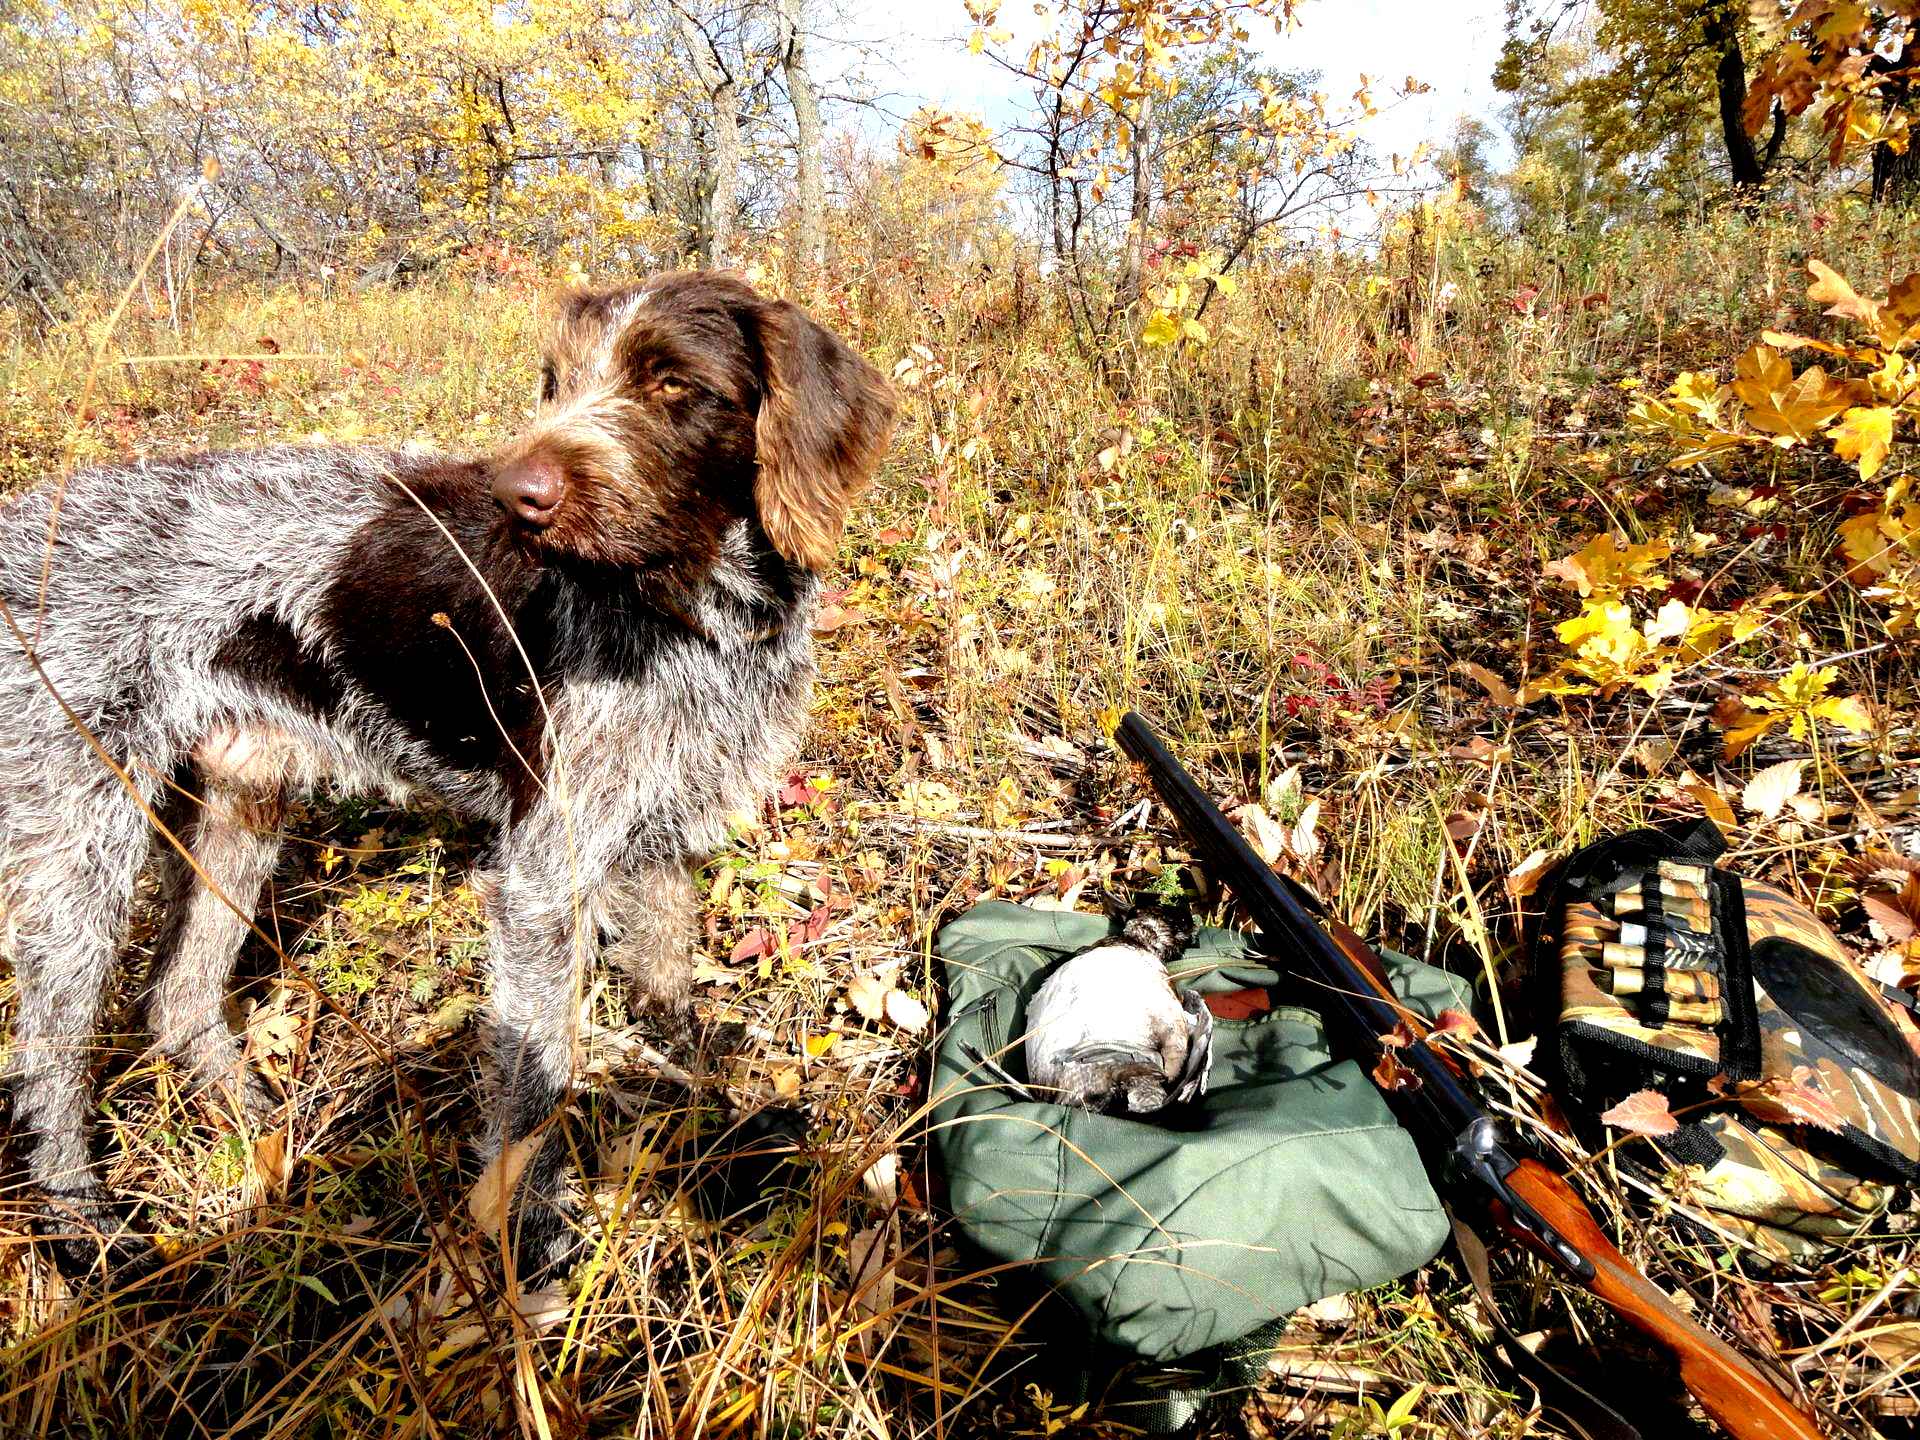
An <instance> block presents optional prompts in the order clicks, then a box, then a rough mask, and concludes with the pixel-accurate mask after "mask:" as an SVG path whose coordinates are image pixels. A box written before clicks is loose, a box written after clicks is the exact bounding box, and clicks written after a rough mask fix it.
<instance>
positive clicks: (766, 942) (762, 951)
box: [730, 925, 773, 965]
mask: <svg viewBox="0 0 1920 1440" xmlns="http://www.w3.org/2000/svg"><path fill="white" fill-rule="evenodd" d="M772 953H773V932H772V931H771V930H769V929H767V927H766V926H764V925H756V926H754V927H753V929H751V930H749V931H748V932H747V933H746V934H745V935H743V936H741V937H740V941H739V943H738V944H736V945H735V946H734V947H733V954H732V956H731V957H730V958H731V959H732V961H733V963H734V964H736V965H737V964H739V963H740V962H741V961H742V960H758V959H759V958H760V957H761V956H762V955H771V954H772Z"/></svg>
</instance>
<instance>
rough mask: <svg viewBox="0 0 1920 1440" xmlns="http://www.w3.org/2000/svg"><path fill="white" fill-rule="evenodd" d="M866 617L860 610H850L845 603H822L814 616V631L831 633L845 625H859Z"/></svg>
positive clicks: (816, 632)
mask: <svg viewBox="0 0 1920 1440" xmlns="http://www.w3.org/2000/svg"><path fill="white" fill-rule="evenodd" d="M866 618H867V617H866V616H864V615H862V614H861V613H860V612H859V611H858V610H849V609H847V608H846V607H845V606H843V605H822V606H821V607H820V610H819V613H817V614H816V615H815V616H814V617H813V633H814V634H816V635H831V634H832V633H833V632H834V631H836V630H838V629H839V628H840V627H841V626H843V625H858V624H859V623H861V622H862V621H863V620H865V619H866Z"/></svg>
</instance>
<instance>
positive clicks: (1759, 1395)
mask: <svg viewBox="0 0 1920 1440" xmlns="http://www.w3.org/2000/svg"><path fill="white" fill-rule="evenodd" d="M1322 925H1323V927H1324V928H1325V930H1326V932H1327V933H1328V934H1329V935H1330V936H1332V937H1333V942H1334V944H1336V945H1338V946H1339V947H1340V949H1341V952H1342V953H1343V954H1345V955H1346V957H1347V958H1348V959H1349V960H1351V961H1352V962H1353V967H1354V969H1355V970H1357V971H1359V972H1360V974H1361V975H1362V976H1363V977H1364V978H1365V979H1366V981H1367V982H1368V983H1369V984H1370V985H1372V986H1373V988H1374V989H1376V990H1377V991H1379V992H1380V995H1381V997H1382V998H1383V999H1388V1000H1392V999H1393V998H1394V997H1393V989H1392V986H1391V985H1390V984H1389V983H1388V980H1387V975H1386V970H1385V968H1384V967H1383V966H1382V965H1381V963H1380V957H1379V955H1378V953H1376V952H1375V950H1374V948H1373V947H1372V946H1371V945H1369V944H1367V942H1366V941H1364V940H1362V939H1361V938H1360V937H1359V936H1358V935H1356V934H1354V932H1353V931H1352V930H1351V929H1349V928H1348V927H1347V926H1346V925H1344V924H1342V923H1341V922H1340V921H1338V920H1336V919H1334V918H1333V917H1331V916H1327V917H1324V918H1323V920H1322ZM1396 1003H1397V1002H1396ZM1407 1023H1408V1024H1410V1025H1412V1026H1413V1027H1414V1028H1415V1029H1416V1032H1417V1030H1418V1028H1419V1026H1418V1021H1417V1020H1415V1019H1413V1018H1411V1017H1409V1019H1408V1022H1407ZM1440 1059H1441V1060H1442V1061H1445V1062H1446V1063H1447V1064H1449V1065H1451V1064H1452V1062H1451V1060H1450V1059H1449V1058H1448V1057H1447V1056H1444V1055H1442V1056H1440ZM1506 1183H1507V1188H1508V1189H1510V1190H1512V1191H1513V1193H1514V1194H1515V1195H1517V1196H1518V1197H1519V1198H1520V1199H1521V1200H1523V1201H1525V1202H1526V1203H1527V1204H1528V1205H1530V1206H1532V1207H1533V1211H1534V1213H1535V1214H1536V1215H1538V1216H1539V1217H1540V1218H1541V1219H1542V1220H1544V1221H1546V1223H1547V1224H1548V1225H1549V1226H1550V1227H1551V1228H1552V1229H1553V1231H1554V1232H1555V1233H1556V1234H1558V1235H1559V1236H1560V1237H1561V1238H1562V1239H1563V1240H1565V1241H1566V1242H1568V1243H1569V1244H1570V1245H1572V1247H1573V1248H1574V1249H1575V1250H1577V1251H1578V1252H1579V1253H1580V1255H1581V1257H1582V1258H1583V1259H1585V1260H1586V1261H1587V1262H1588V1263H1589V1264H1590V1265H1591V1266H1592V1267H1593V1277H1592V1279H1590V1280H1584V1281H1582V1283H1583V1284H1584V1285H1585V1286H1586V1288H1587V1290H1588V1291H1590V1292H1591V1293H1592V1294H1593V1295H1595V1296H1597V1297H1598V1298H1599V1299H1601V1300H1602V1301H1604V1302H1605V1303H1606V1304H1607V1305H1608V1306H1609V1307H1610V1308H1611V1309H1612V1310H1613V1312H1614V1313H1615V1314H1616V1315H1618V1316H1619V1317H1620V1318H1621V1319H1623V1320H1625V1321H1626V1322H1627V1323H1628V1324H1630V1325H1632V1326H1633V1327H1634V1328H1635V1329H1636V1330H1638V1331H1640V1333H1641V1334H1643V1335H1645V1336H1646V1337H1647V1338H1648V1339H1649V1340H1652V1341H1653V1342H1654V1343H1655V1344H1657V1345H1660V1346H1661V1347H1663V1348H1664V1349H1666V1350H1669V1351H1671V1352H1672V1353H1673V1355H1674V1356H1675V1358H1676V1359H1678V1361H1679V1363H1680V1381H1681V1383H1682V1384H1684V1385H1685V1386H1686V1387H1687V1389H1688V1390H1689V1391H1690V1392H1692V1394H1693V1397H1694V1398H1695V1399H1696V1400H1698V1401H1699V1402H1700V1407H1701V1409H1703V1410H1705V1411H1706V1412H1707V1414H1709V1415H1711V1416H1712V1417H1713V1418H1714V1419H1715V1420H1717V1421H1718V1422H1719V1423H1720V1425H1721V1427H1722V1428H1724V1429H1725V1430H1726V1431H1727V1433H1728V1434H1730V1435H1733V1436H1735V1437H1737V1440H1820V1431H1819V1429H1818V1427H1817V1426H1815V1424H1814V1422H1813V1420H1812V1418H1811V1417H1810V1416H1808V1415H1807V1414H1806V1413H1805V1412H1804V1411H1803V1410H1801V1409H1800V1407H1799V1406H1798V1405H1796V1404H1794V1402H1793V1401H1791V1400H1789V1399H1788V1398H1787V1397H1786V1396H1785V1395H1783V1394H1781V1393H1780V1389H1779V1387H1778V1386H1777V1385H1775V1384H1774V1383H1773V1382H1772V1381H1770V1380H1768V1379H1767V1378H1766V1377H1765V1376H1764V1375H1762V1374H1761V1373H1760V1372H1759V1371H1758V1370H1757V1369H1755V1368H1754V1366H1753V1364H1752V1363H1751V1362H1750V1361H1748V1360H1747V1359H1746V1358H1745V1357H1744V1356H1742V1355H1741V1354H1740V1353H1739V1352H1738V1351H1737V1350H1735V1349H1734V1348H1733V1347H1732V1346H1731V1345H1728V1344H1727V1343H1726V1341H1724V1340H1722V1339H1720V1337H1719V1336H1717V1335H1714V1334H1712V1333H1711V1332H1709V1331H1707V1330H1705V1329H1703V1328H1702V1327H1701V1326H1700V1325H1699V1324H1697V1323H1696V1322H1695V1321H1693V1320H1692V1319H1690V1318H1689V1317H1688V1316H1687V1315H1686V1314H1685V1313H1684V1312H1683V1311H1682V1310H1681V1309H1680V1308H1679V1307H1678V1306H1677V1305H1675V1304H1674V1303H1673V1301H1672V1300H1670V1299H1669V1298H1668V1297H1667V1296H1666V1294H1665V1293H1664V1292H1663V1291H1662V1290H1661V1289H1660V1288H1659V1287H1658V1286H1656V1285H1655V1284H1654V1283H1653V1282H1652V1281H1650V1280H1649V1279H1647V1277H1646V1276H1644V1275H1642V1274H1641V1273H1640V1272H1639V1271H1638V1270H1636V1269H1635V1268H1634V1267H1633V1264H1632V1263H1631V1262H1630V1261H1629V1260H1628V1259H1627V1257H1626V1256H1624V1255H1622V1254H1621V1253H1620V1251H1619V1249H1618V1248H1617V1247H1616V1246H1615V1245H1614V1243H1613V1242H1612V1241H1611V1240H1609V1239H1608V1238H1607V1236H1606V1232H1605V1231H1603V1230H1602V1229H1601V1228H1600V1224H1599V1222H1598V1221H1597V1220H1595V1219H1594V1218H1593V1212H1592V1211H1591V1210H1589V1209H1587V1206H1586V1202H1585V1201H1583V1200H1582V1199H1581V1198H1580V1197H1579V1196H1578V1195H1576V1194H1575V1193H1574V1192H1573V1187H1572V1186H1570V1185H1568V1184H1567V1182H1566V1181H1565V1180H1563V1179H1561V1178H1560V1176H1558V1175H1556V1174H1554V1173H1553V1171H1551V1170H1549V1169H1548V1168H1547V1167H1546V1166H1545V1165H1542V1164H1541V1163H1540V1162H1539V1161H1538V1160H1530V1159H1523V1160H1521V1161H1520V1162H1519V1163H1518V1164H1517V1165H1516V1166H1515V1167H1514V1169H1513V1170H1512V1171H1511V1172H1509V1173H1508V1175H1507V1176H1506ZM1493 1208H1494V1210H1495V1212H1496V1213H1495V1214H1494V1215H1493V1219H1494V1222H1495V1223H1496V1224H1498V1225H1499V1226H1500V1229H1501V1231H1502V1232H1503V1233H1505V1234H1507V1235H1509V1236H1511V1237H1512V1238H1514V1239H1517V1240H1519V1241H1520V1242H1521V1243H1522V1244H1524V1245H1526V1246H1527V1247H1528V1248H1529V1249H1531V1250H1533V1251H1535V1252H1536V1253H1538V1254H1541V1255H1543V1256H1544V1257H1545V1258H1546V1259H1548V1260H1553V1259H1555V1258H1556V1257H1555V1256H1554V1255H1553V1253H1552V1252H1551V1251H1550V1250H1549V1249H1547V1248H1546V1247H1544V1246H1543V1245H1542V1244H1541V1243H1540V1240H1539V1237H1538V1236H1537V1235H1536V1234H1535V1233H1534V1232H1533V1231H1532V1230H1531V1229H1530V1228H1529V1227H1527V1226H1525V1225H1519V1224H1515V1223H1514V1217H1513V1216H1512V1215H1510V1214H1507V1213H1504V1212H1503V1211H1501V1210H1500V1207H1498V1206H1497V1205H1496V1206H1495V1207H1493Z"/></svg>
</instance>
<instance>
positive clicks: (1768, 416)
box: [1747, 360, 1853, 449]
mask: <svg viewBox="0 0 1920 1440" xmlns="http://www.w3.org/2000/svg"><path fill="white" fill-rule="evenodd" d="M1781 363H1782V364H1785V363H1786V362H1785V361H1784V360H1783V361H1782V362H1781ZM1852 394H1853V392H1852V390H1851V389H1850V388H1849V387H1847V386H1844V385H1836V384H1835V383H1834V382H1833V380H1831V379H1830V378H1829V377H1828V375H1827V372H1826V371H1825V370H1822V369H1821V368H1820V367H1819V366H1818V365H1811V366H1809V367H1808V368H1807V369H1805V370H1803V371H1802V372H1801V373H1800V374H1799V375H1798V376H1797V377H1796V378H1795V379H1794V380H1793V381H1792V382H1791V383H1790V384H1788V385H1786V386H1784V387H1782V388H1781V389H1779V390H1776V391H1775V392H1774V393H1773V394H1772V395H1771V396H1770V397H1768V399H1767V400H1766V401H1764V402H1757V401H1751V400H1750V401H1748V403H1747V423H1748V424H1749V425H1751V426H1753V428H1754V429H1756V430H1761V431H1765V432H1766V433H1767V434H1769V435H1771V436H1773V443H1774V444H1775V445H1778V446H1780V447H1781V448H1782V449H1789V448H1791V447H1792V446H1795V445H1800V444H1804V443H1805V442H1806V441H1808V440H1811V439H1812V438H1813V437H1814V434H1815V433H1816V432H1817V431H1818V430H1819V428H1820V427H1821V426H1822V425H1824V424H1826V423H1827V422H1828V421H1829V420H1831V419H1833V417H1834V416H1836V415H1838V414H1839V413H1840V412H1841V411H1842V410H1844V409H1846V408H1847V404H1848V402H1849V400H1850V399H1851V398H1852Z"/></svg>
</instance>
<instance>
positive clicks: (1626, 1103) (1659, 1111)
mask: <svg viewBox="0 0 1920 1440" xmlns="http://www.w3.org/2000/svg"><path fill="white" fill-rule="evenodd" d="M1600 1121H1601V1123H1602V1124H1604V1125H1611V1126H1613V1127H1614V1128H1615V1129H1616V1130H1625V1131H1626V1132H1627V1133H1628V1134H1630V1135H1671V1134H1673V1132H1674V1131H1676V1130H1678V1129H1679V1128H1680V1122H1679V1121H1678V1120H1676V1119H1674V1118H1673V1111H1672V1110H1671V1109H1669V1108H1668V1106H1667V1097H1666V1096H1664V1095H1662V1094H1661V1093H1660V1092H1659V1091H1658V1090H1636V1091H1634V1092H1633V1094H1631V1095H1629V1096H1627V1098H1626V1099H1624V1100H1622V1101H1621V1102H1620V1103H1619V1104H1618V1105H1616V1106H1614V1107H1613V1108H1612V1109H1611V1110H1606V1111H1602V1112H1601V1115H1600Z"/></svg>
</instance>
